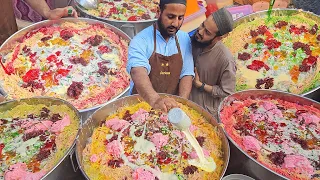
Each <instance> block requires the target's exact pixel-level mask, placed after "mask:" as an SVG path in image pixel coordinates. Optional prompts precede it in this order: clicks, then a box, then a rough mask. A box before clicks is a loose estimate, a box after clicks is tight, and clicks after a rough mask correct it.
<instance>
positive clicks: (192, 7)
mask: <svg viewBox="0 0 320 180" xmlns="http://www.w3.org/2000/svg"><path fill="white" fill-rule="evenodd" d="M199 10H200V8H199V6H198V1H197V0H187V9H186V14H185V16H190V15H192V14H194V13H196V12H198V11H199Z"/></svg>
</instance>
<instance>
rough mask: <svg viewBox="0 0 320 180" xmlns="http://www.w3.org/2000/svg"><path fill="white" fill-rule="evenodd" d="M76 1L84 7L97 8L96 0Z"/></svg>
mask: <svg viewBox="0 0 320 180" xmlns="http://www.w3.org/2000/svg"><path fill="white" fill-rule="evenodd" d="M78 3H79V4H80V5H81V6H82V7H84V8H85V9H97V8H98V0H78Z"/></svg>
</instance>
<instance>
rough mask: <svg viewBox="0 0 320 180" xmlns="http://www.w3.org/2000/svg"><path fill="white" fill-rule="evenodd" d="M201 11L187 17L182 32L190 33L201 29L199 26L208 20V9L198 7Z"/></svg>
mask: <svg viewBox="0 0 320 180" xmlns="http://www.w3.org/2000/svg"><path fill="white" fill-rule="evenodd" d="M198 7H199V9H200V10H199V11H198V12H196V13H193V14H192V15H189V16H186V17H185V18H184V22H183V24H182V26H181V28H180V29H181V30H182V31H184V32H190V31H192V30H194V29H196V28H198V27H199V25H200V24H201V23H202V22H203V21H204V20H205V19H206V15H205V13H206V8H205V7H203V6H198Z"/></svg>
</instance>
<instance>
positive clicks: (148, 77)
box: [127, 0, 194, 112]
mask: <svg viewBox="0 0 320 180" xmlns="http://www.w3.org/2000/svg"><path fill="white" fill-rule="evenodd" d="M185 12H186V1H185V0H160V4H159V19H158V20H157V22H156V23H155V24H154V25H152V26H150V27H148V28H146V29H144V30H143V31H141V32H140V33H138V34H137V35H136V36H135V37H134V38H133V39H132V41H131V42H130V46H129V50H128V54H129V57H128V64H127V71H128V73H129V74H130V75H131V79H132V82H131V88H130V92H131V94H135V93H139V94H140V96H141V97H142V98H143V99H144V100H145V101H147V102H148V103H149V104H150V105H151V106H152V107H153V108H155V109H161V110H163V111H164V112H167V111H168V110H169V109H171V108H173V107H176V106H177V103H176V102H175V101H174V100H173V99H171V98H161V97H160V96H159V94H158V93H167V94H174V95H179V96H181V97H183V98H186V99H187V98H189V94H190V91H191V87H192V78H193V76H194V65H193V58H192V49H191V40H190V38H189V35H188V34H187V33H185V32H182V31H179V29H180V27H181V25H182V23H183V20H184V15H185Z"/></svg>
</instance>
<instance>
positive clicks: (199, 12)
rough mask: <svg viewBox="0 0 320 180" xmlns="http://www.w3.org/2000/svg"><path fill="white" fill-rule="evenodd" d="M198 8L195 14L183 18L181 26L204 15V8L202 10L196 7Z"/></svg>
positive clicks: (200, 7)
mask: <svg viewBox="0 0 320 180" xmlns="http://www.w3.org/2000/svg"><path fill="white" fill-rule="evenodd" d="M197 6H198V5H197ZM198 7H199V11H197V12H195V13H193V14H191V15H189V16H186V17H185V18H184V21H183V24H185V23H189V22H190V21H193V20H195V19H197V18H198V17H200V16H203V15H205V13H206V8H204V7H202V6H198Z"/></svg>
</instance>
